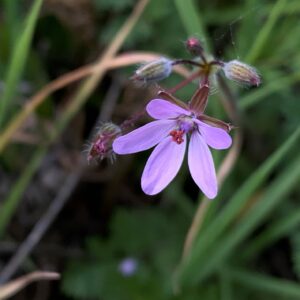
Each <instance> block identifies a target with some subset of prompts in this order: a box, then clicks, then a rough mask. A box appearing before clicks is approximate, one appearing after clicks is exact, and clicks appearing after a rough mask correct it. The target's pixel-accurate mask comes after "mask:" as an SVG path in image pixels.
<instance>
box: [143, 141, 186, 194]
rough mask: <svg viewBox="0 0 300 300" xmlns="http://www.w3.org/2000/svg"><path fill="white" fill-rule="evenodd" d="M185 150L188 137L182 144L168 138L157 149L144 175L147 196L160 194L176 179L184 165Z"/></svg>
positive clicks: (151, 156)
mask: <svg viewBox="0 0 300 300" xmlns="http://www.w3.org/2000/svg"><path fill="white" fill-rule="evenodd" d="M185 148H186V136H184V141H183V142H182V143H181V144H177V143H176V142H174V141H172V138H171V137H167V138H165V139H164V140H163V141H162V142H160V143H159V144H158V145H157V146H156V147H155V149H154V150H153V152H152V153H151V155H150V157H149V159H148V161H147V163H146V166H145V169H144V172H143V175H142V180H141V183H142V189H143V191H144V192H145V194H148V195H155V194H158V193H159V192H161V191H162V190H163V189H164V188H165V187H166V186H167V185H168V184H169V183H170V182H171V181H172V180H173V179H174V177H175V176H176V174H177V173H178V171H179V169H180V166H181V164H182V161H183V158H184V152H185Z"/></svg>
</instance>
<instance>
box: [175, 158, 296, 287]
mask: <svg viewBox="0 0 300 300" xmlns="http://www.w3.org/2000/svg"><path fill="white" fill-rule="evenodd" d="M299 165H300V156H298V157H296V159H294V161H292V162H291V163H290V164H289V165H288V166H287V167H286V168H285V170H284V171H283V172H282V173H281V175H280V176H278V177H277V178H276V179H275V180H274V181H273V182H272V184H271V185H270V186H269V187H268V188H267V190H266V192H265V193H264V195H263V197H262V198H261V200H260V201H258V202H257V203H256V204H255V205H254V206H253V207H252V208H251V209H250V211H249V212H248V213H247V214H246V215H245V217H244V218H243V219H242V220H241V221H240V222H238V223H237V224H236V225H235V226H234V228H233V229H232V230H231V231H230V232H229V233H227V234H226V235H225V234H223V237H222V238H220V239H219V240H218V241H216V243H215V244H214V245H211V247H212V249H211V251H210V252H209V254H208V255H202V256H199V255H198V253H197V252H193V253H192V254H191V258H190V261H189V263H188V264H187V265H186V266H185V268H184V269H183V273H182V277H181V278H182V282H183V283H188V284H195V283H196V282H199V281H201V280H203V279H204V278H206V277H207V276H209V275H211V274H212V272H214V271H215V270H216V269H217V268H218V266H219V264H220V263H221V262H223V261H224V260H225V259H226V258H227V257H228V256H229V255H230V253H231V252H232V251H233V249H235V247H236V246H237V245H238V244H239V243H240V242H241V241H242V240H243V239H245V237H246V236H247V235H248V234H249V233H250V232H251V231H252V230H253V229H254V228H255V227H256V226H258V225H260V223H261V221H262V220H263V219H264V218H265V217H266V216H267V215H268V214H269V213H270V212H271V211H272V209H274V208H275V207H276V205H278V204H279V203H280V202H281V201H283V200H284V199H285V196H286V195H287V194H288V193H289V192H290V191H291V190H292V188H293V187H294V186H295V185H296V184H297V183H298V180H299V177H300V168H299ZM199 265H201V268H198V266H199Z"/></svg>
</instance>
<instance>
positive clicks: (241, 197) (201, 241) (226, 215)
mask: <svg viewBox="0 0 300 300" xmlns="http://www.w3.org/2000/svg"><path fill="white" fill-rule="evenodd" d="M299 136H300V127H299V128H298V129H297V130H296V131H295V132H294V133H293V134H292V135H291V136H290V137H289V138H288V139H287V140H286V141H285V143H284V144H283V145H282V146H281V147H280V148H279V149H278V150H277V151H276V152H275V153H274V154H273V155H271V157H270V158H268V159H267V160H266V161H265V162H264V163H263V165H262V166H261V167H260V168H259V169H258V170H257V171H255V172H254V173H253V174H252V175H251V176H250V177H249V179H248V180H247V181H246V182H245V183H244V184H243V185H242V186H241V187H240V188H239V189H238V190H237V192H236V193H235V194H234V195H233V197H232V198H231V199H230V200H229V201H228V204H227V205H226V206H225V207H224V209H223V211H221V212H220V214H219V215H218V217H217V218H215V219H214V220H212V222H211V223H210V224H209V225H208V226H207V227H206V228H205V230H202V231H201V235H200V236H199V237H198V238H196V240H195V242H194V246H193V249H192V252H193V253H196V256H197V257H201V256H202V255H203V253H205V251H206V250H207V248H208V247H210V246H211V245H212V244H213V242H214V241H215V240H216V239H217V238H218V237H220V236H221V235H222V233H223V232H224V231H225V230H226V228H227V227H228V226H229V225H230V224H231V222H232V221H233V220H234V219H235V218H236V216H237V215H238V214H239V212H240V211H241V209H242V207H244V205H245V204H246V202H247V201H248V199H249V197H251V195H252V194H253V193H254V192H255V190H256V189H257V188H258V187H259V186H261V185H262V183H263V182H264V181H265V180H266V178H267V176H268V175H269V174H270V173H271V171H272V170H273V169H274V168H275V167H276V165H277V164H278V163H279V162H280V161H281V160H282V159H283V158H284V156H285V155H286V153H287V152H288V151H289V150H290V149H291V148H292V147H293V146H294V145H295V144H296V142H297V141H298V138H299ZM215 201H217V199H216V200H215ZM189 261H190V258H189V256H187V257H186V261H185V262H184V263H183V265H185V263H188V264H190V263H189Z"/></svg>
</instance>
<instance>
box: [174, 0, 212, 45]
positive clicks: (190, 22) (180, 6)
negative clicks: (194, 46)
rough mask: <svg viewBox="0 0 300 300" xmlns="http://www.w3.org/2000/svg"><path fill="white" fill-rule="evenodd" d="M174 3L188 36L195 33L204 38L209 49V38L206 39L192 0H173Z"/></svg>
mask: <svg viewBox="0 0 300 300" xmlns="http://www.w3.org/2000/svg"><path fill="white" fill-rule="evenodd" d="M174 3H175V6H176V8H177V11H178V14H179V17H180V19H181V21H182V23H183V26H184V28H185V30H186V32H187V34H188V35H190V36H195V35H196V36H197V37H199V38H200V39H202V40H204V41H205V43H206V46H207V49H208V50H209V49H210V45H209V39H207V35H206V31H205V28H204V25H203V23H202V19H201V17H200V15H199V13H198V12H197V6H196V5H195V2H194V0H185V1H182V0H175V1H174Z"/></svg>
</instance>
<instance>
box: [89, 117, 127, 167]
mask: <svg viewBox="0 0 300 300" xmlns="http://www.w3.org/2000/svg"><path fill="white" fill-rule="evenodd" d="M121 133H122V131H121V128H120V127H119V126H117V125H115V124H113V123H109V122H108V123H104V124H102V125H101V126H100V127H99V128H98V130H97V133H96V135H95V136H94V138H93V141H92V142H91V144H90V146H89V150H88V156H87V160H88V162H90V161H91V160H96V161H99V160H100V161H101V160H103V159H104V158H110V159H111V160H113V159H114V152H113V150H112V143H113V141H114V140H115V139H116V138H117V137H118V136H120V135H121Z"/></svg>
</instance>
